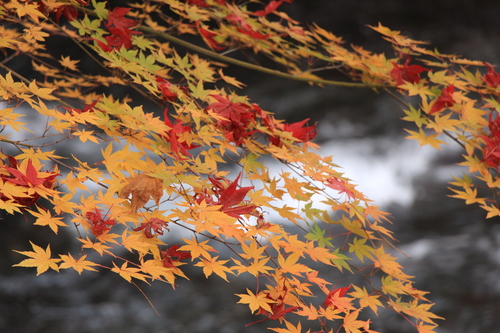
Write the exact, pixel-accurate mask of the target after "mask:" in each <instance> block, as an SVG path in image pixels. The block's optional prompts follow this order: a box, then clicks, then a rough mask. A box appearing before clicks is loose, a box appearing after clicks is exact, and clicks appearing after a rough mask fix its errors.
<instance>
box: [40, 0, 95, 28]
mask: <svg viewBox="0 0 500 333" xmlns="http://www.w3.org/2000/svg"><path fill="white" fill-rule="evenodd" d="M77 2H78V3H79V4H80V5H81V6H84V7H85V6H87V5H88V4H89V2H90V0H86V1H85V0H77ZM36 3H37V4H38V10H39V11H40V12H42V13H45V14H49V13H50V14H55V17H56V23H57V24H59V20H60V18H61V15H64V17H66V19H67V20H68V21H69V22H71V21H73V20H74V19H76V18H78V9H76V7H75V6H74V5H62V6H59V7H57V8H52V10H50V8H49V7H48V6H47V5H46V4H45V3H44V2H43V1H37V2H36Z"/></svg>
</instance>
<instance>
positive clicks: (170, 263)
mask: <svg viewBox="0 0 500 333" xmlns="http://www.w3.org/2000/svg"><path fill="white" fill-rule="evenodd" d="M161 258H162V260H163V266H164V267H175V266H176V265H175V263H178V262H180V261H181V260H184V259H189V258H191V253H190V252H188V251H180V250H179V245H177V244H176V245H172V246H170V247H169V248H168V249H166V250H164V251H161Z"/></svg>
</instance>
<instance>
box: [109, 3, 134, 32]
mask: <svg viewBox="0 0 500 333" xmlns="http://www.w3.org/2000/svg"><path fill="white" fill-rule="evenodd" d="M129 11H130V8H126V7H116V8H114V9H113V11H109V16H108V23H107V25H108V27H111V26H113V27H115V28H116V29H122V30H124V29H128V28H131V27H133V26H134V25H136V24H137V22H136V21H135V20H133V19H129V18H126V17H125V15H127V13H128V12H129Z"/></svg>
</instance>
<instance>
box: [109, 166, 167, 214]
mask: <svg viewBox="0 0 500 333" xmlns="http://www.w3.org/2000/svg"><path fill="white" fill-rule="evenodd" d="M127 181H128V184H127V185H125V186H124V187H123V188H122V189H121V191H120V193H119V194H118V196H119V197H120V198H122V199H126V198H128V196H129V195H130V194H132V200H131V205H132V211H133V212H137V211H138V210H139V209H140V208H141V207H143V206H144V205H145V204H146V203H147V202H148V201H149V199H153V200H154V201H155V202H156V204H157V205H158V204H159V203H160V199H161V196H162V195H163V182H162V181H161V179H159V178H154V177H151V176H148V175H146V174H144V173H141V174H139V175H137V176H135V177H129V178H127Z"/></svg>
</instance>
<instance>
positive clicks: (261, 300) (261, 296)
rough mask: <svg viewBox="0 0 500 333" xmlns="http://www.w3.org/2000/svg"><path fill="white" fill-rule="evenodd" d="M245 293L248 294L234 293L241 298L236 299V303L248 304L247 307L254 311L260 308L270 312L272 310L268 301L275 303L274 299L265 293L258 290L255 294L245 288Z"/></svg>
mask: <svg viewBox="0 0 500 333" xmlns="http://www.w3.org/2000/svg"><path fill="white" fill-rule="evenodd" d="M247 293H248V294H236V296H239V297H240V298H241V299H240V300H239V301H238V303H241V304H248V307H249V308H250V310H251V311H252V313H254V312H255V311H257V310H259V309H260V308H262V309H264V310H266V311H267V312H270V313H272V312H273V311H272V310H271V306H270V305H269V303H276V301H274V300H272V299H269V298H268V297H267V294H266V293H263V292H260V293H258V294H257V295H255V294H254V293H253V292H252V291H251V290H250V289H248V288H247Z"/></svg>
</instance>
